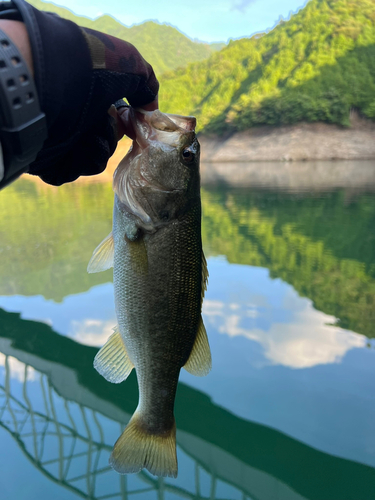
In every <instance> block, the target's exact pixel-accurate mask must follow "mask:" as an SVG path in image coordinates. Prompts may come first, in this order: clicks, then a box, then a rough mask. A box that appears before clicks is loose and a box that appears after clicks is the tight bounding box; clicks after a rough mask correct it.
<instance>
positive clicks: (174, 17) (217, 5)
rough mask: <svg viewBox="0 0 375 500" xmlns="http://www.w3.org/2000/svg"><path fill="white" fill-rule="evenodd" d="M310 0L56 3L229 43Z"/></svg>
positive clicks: (65, 0) (78, 0)
mask: <svg viewBox="0 0 375 500" xmlns="http://www.w3.org/2000/svg"><path fill="white" fill-rule="evenodd" d="M305 1H306V0H189V1H186V0H184V1H183V0H174V1H173V2H171V1H170V0H158V1H155V0H140V1H119V0H55V1H54V3H56V4H58V5H62V6H64V7H67V8H68V9H70V10H72V11H73V12H75V13H76V14H79V15H84V16H87V17H90V18H92V19H94V18H96V17H98V16H100V15H103V14H110V15H112V16H113V17H115V18H116V19H118V20H119V21H120V22H122V23H123V24H125V25H126V26H131V25H133V24H139V23H141V22H143V21H146V20H149V19H151V20H157V21H159V22H160V23H168V24H171V25H173V26H175V27H176V28H178V29H179V30H180V31H182V32H183V33H185V34H186V35H187V36H189V37H190V38H193V39H195V38H196V39H199V40H202V41H206V42H215V41H224V42H226V41H228V40H229V39H230V38H234V39H236V38H241V37H244V36H250V35H252V34H253V33H257V32H259V31H265V30H267V29H268V28H272V27H273V26H274V25H275V23H276V22H277V21H278V20H279V18H280V16H283V18H284V19H286V18H288V16H289V14H290V12H291V11H292V12H295V11H297V10H299V9H300V8H301V7H302V6H303V5H304V4H305Z"/></svg>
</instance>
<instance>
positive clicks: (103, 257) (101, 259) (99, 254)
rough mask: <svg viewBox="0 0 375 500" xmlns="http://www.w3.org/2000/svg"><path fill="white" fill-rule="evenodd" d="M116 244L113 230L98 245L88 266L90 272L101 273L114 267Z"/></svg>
mask: <svg viewBox="0 0 375 500" xmlns="http://www.w3.org/2000/svg"><path fill="white" fill-rule="evenodd" d="M114 251H115V246H114V242H113V234H112V232H111V233H110V234H109V235H108V236H107V237H106V238H105V239H104V240H103V241H102V242H101V243H100V245H98V246H97V247H96V248H95V250H94V253H93V254H92V257H91V259H90V262H89V264H88V266H87V272H88V273H100V272H101V271H106V270H107V269H109V268H110V267H113V255H114Z"/></svg>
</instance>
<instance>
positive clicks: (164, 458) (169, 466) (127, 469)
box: [109, 410, 177, 477]
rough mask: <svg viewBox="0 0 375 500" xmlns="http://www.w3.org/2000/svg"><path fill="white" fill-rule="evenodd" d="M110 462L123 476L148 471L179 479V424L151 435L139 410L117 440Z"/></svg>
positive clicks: (156, 474)
mask: <svg viewBox="0 0 375 500" xmlns="http://www.w3.org/2000/svg"><path fill="white" fill-rule="evenodd" d="M109 463H110V465H111V467H112V468H113V469H114V470H115V471H116V472H119V473H120V474H129V473H134V472H140V471H141V470H142V469H147V470H148V471H149V472H151V474H154V475H155V476H163V477H166V476H169V477H177V456H176V424H175V423H173V426H172V428H171V429H170V431H169V432H164V433H163V434H161V435H155V434H150V433H149V432H148V431H147V430H146V426H145V423H144V422H143V421H142V415H141V413H140V412H139V411H138V410H137V411H136V412H135V413H134V415H133V416H132V418H131V419H130V422H129V423H128V425H127V427H126V428H125V430H124V432H123V433H122V434H121V436H120V437H119V438H118V440H117V441H116V444H115V446H114V447H113V451H112V454H111V456H110V458H109Z"/></svg>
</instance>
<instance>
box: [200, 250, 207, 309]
mask: <svg viewBox="0 0 375 500" xmlns="http://www.w3.org/2000/svg"><path fill="white" fill-rule="evenodd" d="M207 284H208V269H207V261H206V257H205V256H204V253H203V250H202V300H201V304H202V303H203V298H204V292H205V291H206V290H207Z"/></svg>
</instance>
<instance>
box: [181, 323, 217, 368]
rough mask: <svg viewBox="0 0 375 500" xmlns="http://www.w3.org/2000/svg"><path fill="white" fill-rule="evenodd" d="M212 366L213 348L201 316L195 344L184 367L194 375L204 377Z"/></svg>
mask: <svg viewBox="0 0 375 500" xmlns="http://www.w3.org/2000/svg"><path fill="white" fill-rule="evenodd" d="M211 367H212V360H211V350H210V345H209V343H208V338H207V332H206V329H205V327H204V324H203V319H202V317H201V319H200V323H199V328H198V333H197V336H196V339H195V342H194V346H193V349H192V351H191V353H190V357H189V359H188V360H187V363H186V364H185V366H184V368H185V370H186V371H188V372H189V373H191V374H192V375H196V376H197V377H204V376H205V375H207V374H208V373H209V371H210V370H211Z"/></svg>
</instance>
